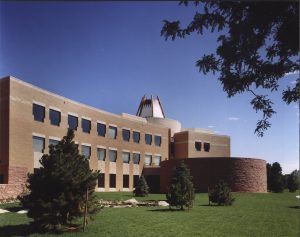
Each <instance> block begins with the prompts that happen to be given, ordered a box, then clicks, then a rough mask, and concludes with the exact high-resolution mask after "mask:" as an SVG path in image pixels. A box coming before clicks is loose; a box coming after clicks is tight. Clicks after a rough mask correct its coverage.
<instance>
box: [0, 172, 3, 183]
mask: <svg viewBox="0 0 300 237" xmlns="http://www.w3.org/2000/svg"><path fill="white" fill-rule="evenodd" d="M0 184H4V175H3V174H0Z"/></svg>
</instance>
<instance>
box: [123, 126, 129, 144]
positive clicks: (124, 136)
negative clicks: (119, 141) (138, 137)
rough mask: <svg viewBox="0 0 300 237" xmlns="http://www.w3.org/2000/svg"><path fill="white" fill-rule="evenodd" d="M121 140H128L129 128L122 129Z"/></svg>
mask: <svg viewBox="0 0 300 237" xmlns="http://www.w3.org/2000/svg"><path fill="white" fill-rule="evenodd" d="M122 136H123V140H124V141H127V142H129V140H130V130H128V129H122Z"/></svg>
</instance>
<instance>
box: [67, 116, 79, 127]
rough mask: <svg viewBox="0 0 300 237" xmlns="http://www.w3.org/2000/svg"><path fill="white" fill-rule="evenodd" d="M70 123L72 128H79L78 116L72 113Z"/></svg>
mask: <svg viewBox="0 0 300 237" xmlns="http://www.w3.org/2000/svg"><path fill="white" fill-rule="evenodd" d="M68 124H69V128H70V129H73V130H77V127H78V118H77V117H75V116H72V115H68Z"/></svg>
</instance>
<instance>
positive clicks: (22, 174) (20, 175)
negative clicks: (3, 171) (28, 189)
mask: <svg viewBox="0 0 300 237" xmlns="http://www.w3.org/2000/svg"><path fill="white" fill-rule="evenodd" d="M27 173H28V169H27V168H26V167H17V166H10V167H9V168H8V184H24V183H26V180H27Z"/></svg>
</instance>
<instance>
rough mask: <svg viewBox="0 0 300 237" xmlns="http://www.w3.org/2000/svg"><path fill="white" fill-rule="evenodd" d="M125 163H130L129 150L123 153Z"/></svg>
mask: <svg viewBox="0 0 300 237" xmlns="http://www.w3.org/2000/svg"><path fill="white" fill-rule="evenodd" d="M122 158H123V163H126V164H129V161H130V153H129V152H123V153H122Z"/></svg>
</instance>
